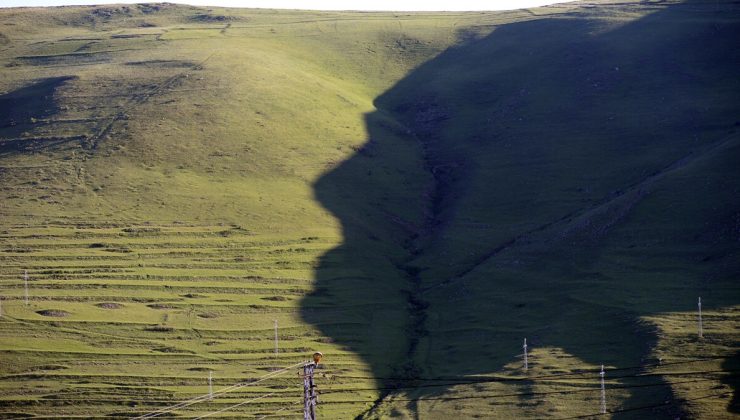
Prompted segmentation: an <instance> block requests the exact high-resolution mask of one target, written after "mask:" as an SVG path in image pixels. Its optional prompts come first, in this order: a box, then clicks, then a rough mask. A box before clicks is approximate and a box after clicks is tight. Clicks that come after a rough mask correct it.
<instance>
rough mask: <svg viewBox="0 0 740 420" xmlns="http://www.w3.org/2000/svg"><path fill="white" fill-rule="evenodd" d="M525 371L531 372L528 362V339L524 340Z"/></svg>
mask: <svg viewBox="0 0 740 420" xmlns="http://www.w3.org/2000/svg"><path fill="white" fill-rule="evenodd" d="M522 347H523V348H524V370H529V362H528V360H527V339H526V338H525V339H524V346H522Z"/></svg>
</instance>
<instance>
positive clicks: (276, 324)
mask: <svg viewBox="0 0 740 420" xmlns="http://www.w3.org/2000/svg"><path fill="white" fill-rule="evenodd" d="M277 355H278V323H277V319H276V320H275V358H277Z"/></svg>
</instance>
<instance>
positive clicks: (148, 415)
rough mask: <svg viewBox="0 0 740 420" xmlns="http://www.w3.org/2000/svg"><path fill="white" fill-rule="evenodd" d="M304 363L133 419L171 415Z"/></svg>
mask: <svg viewBox="0 0 740 420" xmlns="http://www.w3.org/2000/svg"><path fill="white" fill-rule="evenodd" d="M305 363H306V362H305V361H304V362H300V363H296V364H294V365H291V366H287V367H284V368H282V369H279V370H276V371H274V372H270V373H268V374H266V375H263V376H261V377H259V378H257V379H255V380H253V381H250V382H240V383H237V384H234V385H231V386H228V387H226V388H222V389H220V390H218V391H216V392H214V393H212V394H203V395H200V396H198V397H195V398H191V399H189V400H185V401H182V402H180V403H178V404H175V405H172V406H169V407H166V408H162V409H159V410H156V411H152V412H150V413H147V414H144V415H141V416H138V417H134V419H150V418H154V417H159V416H161V415H162V414H167V413H171V412H172V411H175V410H179V409H181V408H185V407H188V406H191V405H193V404H197V403H199V402H203V401H205V400H208V399H210V398H211V397H216V396H219V395H222V394H225V393H227V392H232V391H235V390H237V389H240V388H244V387H247V386H252V385H256V384H258V383H260V382H263V381H266V380H268V379H271V378H274V377H275V376H279V375H282V374H283V373H285V372H287V371H288V370H290V369H293V368H295V367H298V366H301V365H303V364H305Z"/></svg>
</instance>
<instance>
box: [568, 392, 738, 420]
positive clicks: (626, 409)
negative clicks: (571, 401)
mask: <svg viewBox="0 0 740 420" xmlns="http://www.w3.org/2000/svg"><path fill="white" fill-rule="evenodd" d="M733 393H734V391H727V392H722V393H720V394H710V395H703V396H701V397H696V398H682V399H681V400H680V401H682V402H688V401H697V400H704V399H709V398H722V397H725V396H730V395H732V394H733ZM667 405H668V404H666V403H663V404H653V405H643V406H639V407H631V408H623V409H619V410H609V411H608V412H607V414H612V413H614V414H616V413H626V412H630V411H639V410H648V409H650V408H661V407H666V406H667ZM600 415H601V414H600V413H594V414H582V415H580V416H572V417H561V418H559V419H557V420H571V419H585V418H589V417H597V416H600Z"/></svg>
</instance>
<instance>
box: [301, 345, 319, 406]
mask: <svg viewBox="0 0 740 420" xmlns="http://www.w3.org/2000/svg"><path fill="white" fill-rule="evenodd" d="M322 356H323V354H322V353H321V352H318V351H317V352H316V353H314V354H313V362H308V363H306V364H305V365H303V420H316V404H317V403H318V402H319V399H318V396H317V395H316V384H315V383H314V382H313V371H314V369H315V368H316V366H318V365H319V361H321V357H322Z"/></svg>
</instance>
